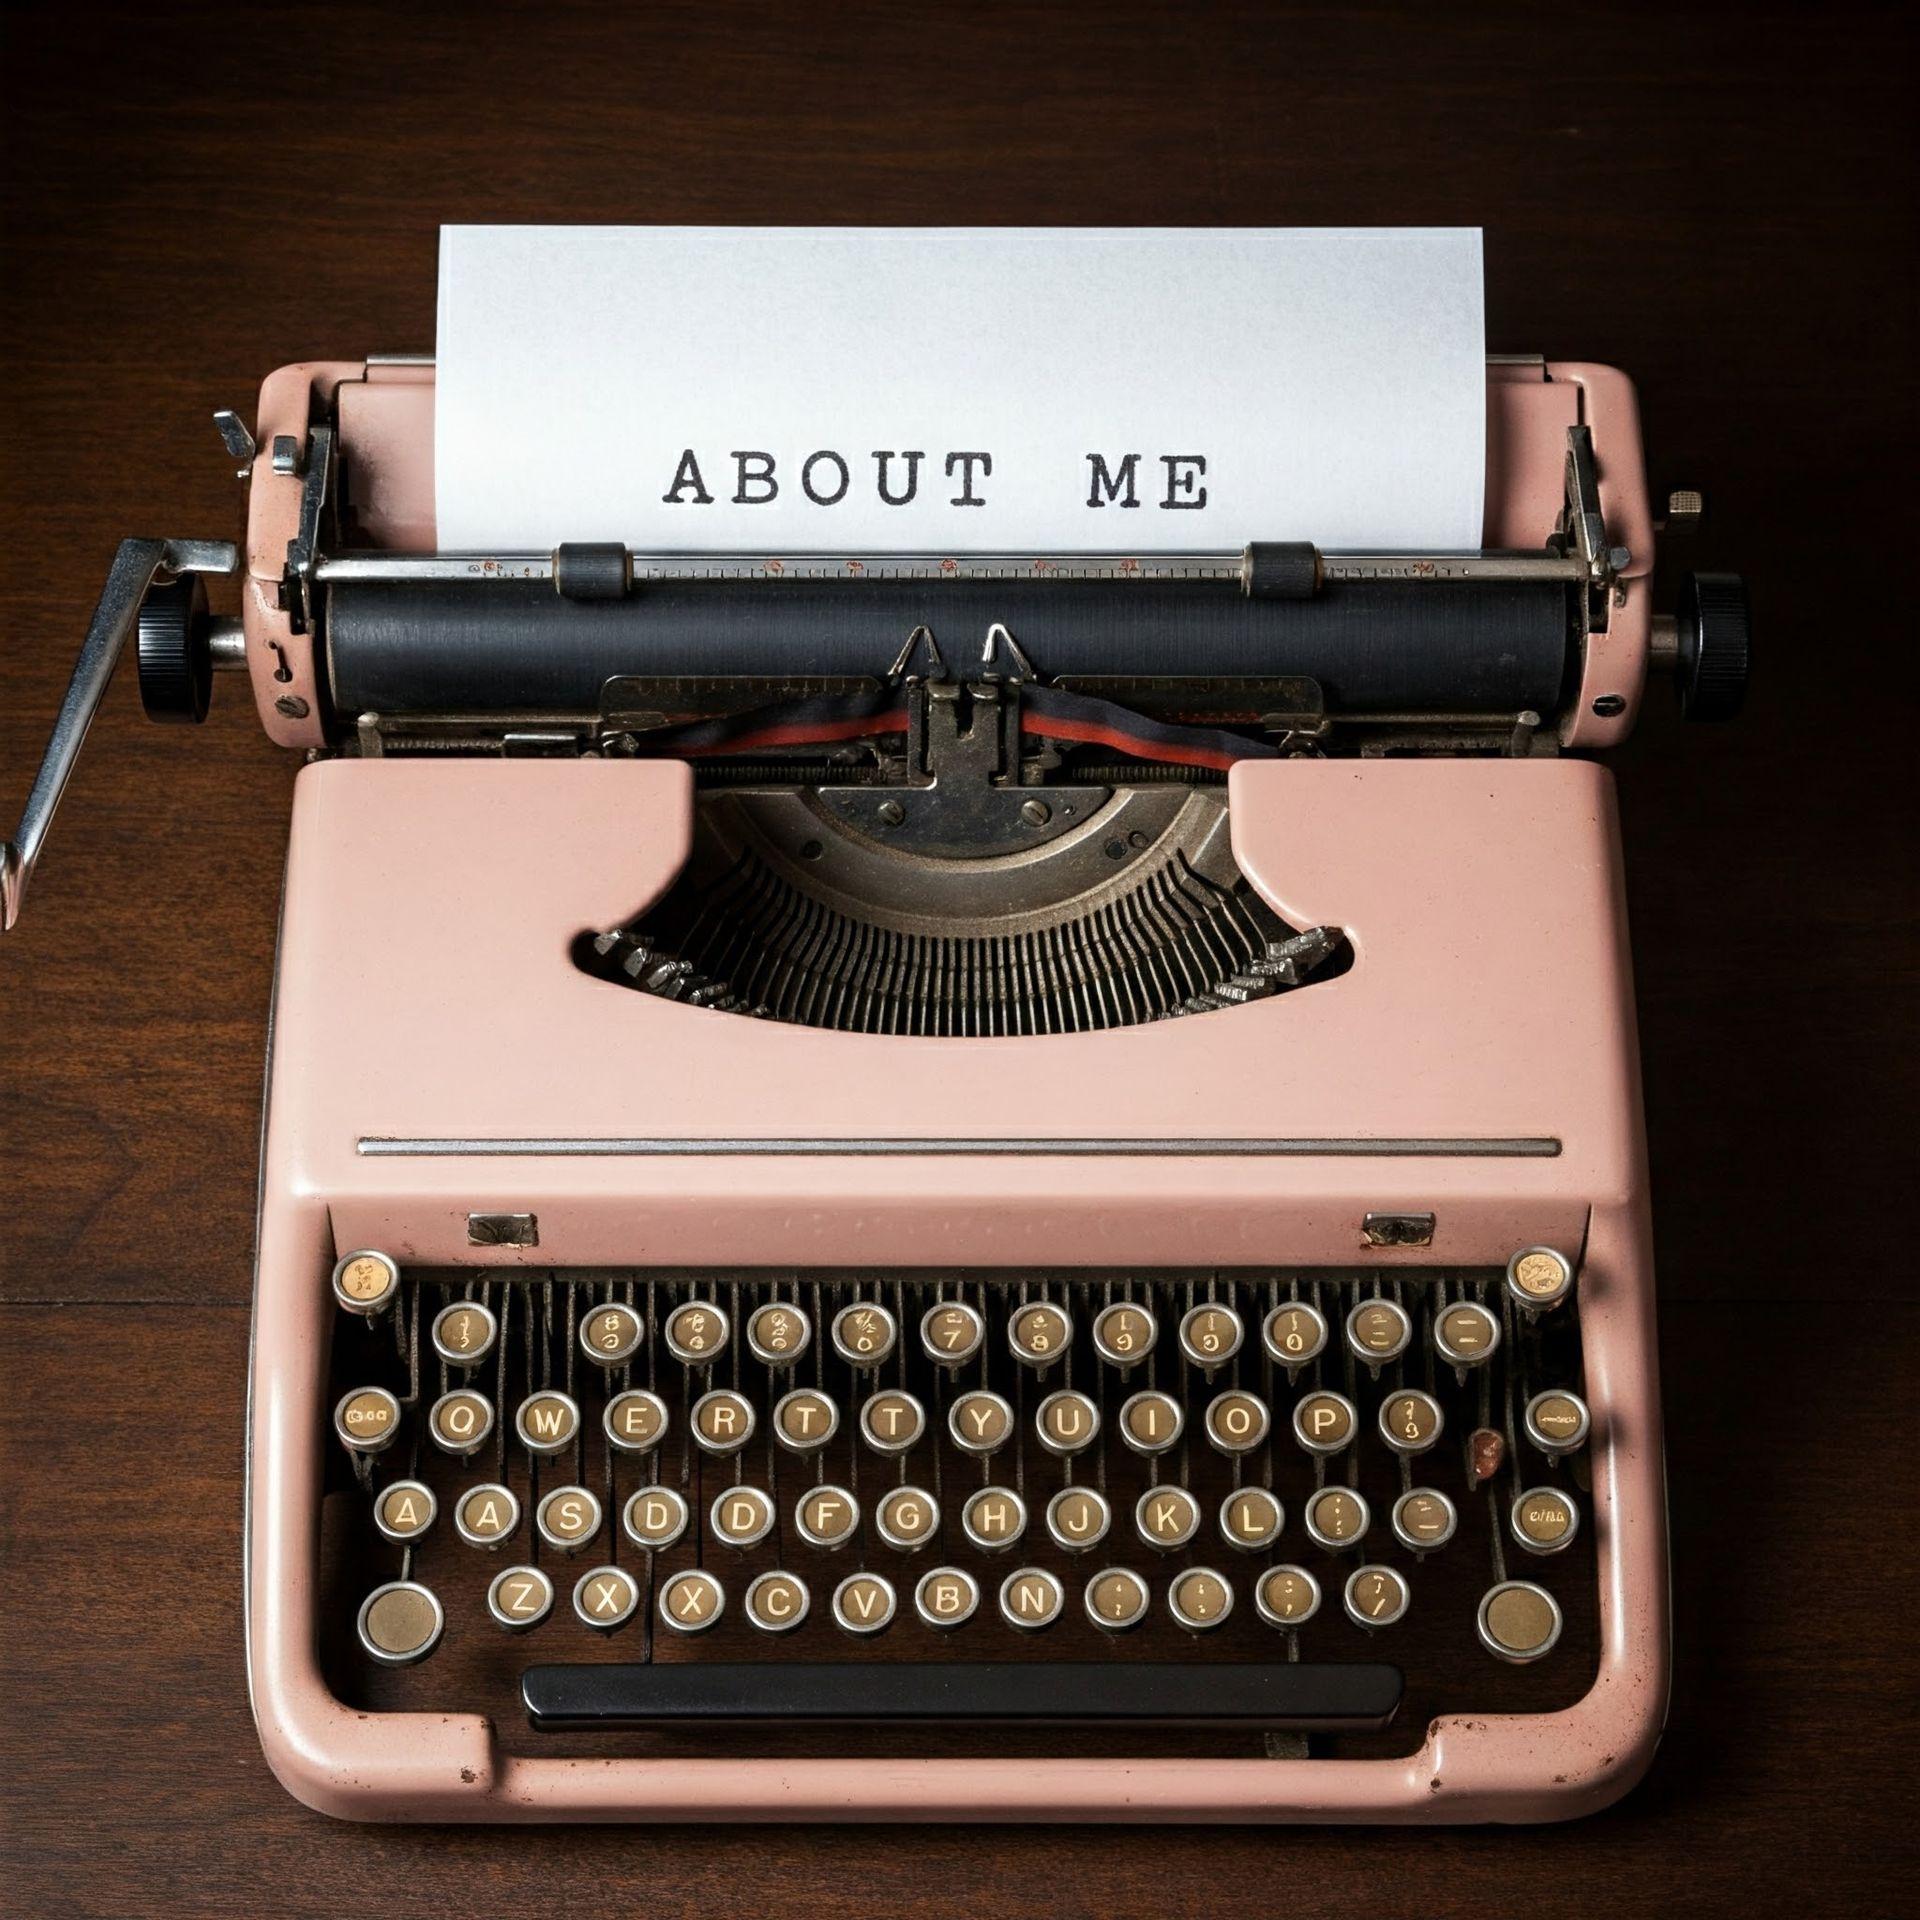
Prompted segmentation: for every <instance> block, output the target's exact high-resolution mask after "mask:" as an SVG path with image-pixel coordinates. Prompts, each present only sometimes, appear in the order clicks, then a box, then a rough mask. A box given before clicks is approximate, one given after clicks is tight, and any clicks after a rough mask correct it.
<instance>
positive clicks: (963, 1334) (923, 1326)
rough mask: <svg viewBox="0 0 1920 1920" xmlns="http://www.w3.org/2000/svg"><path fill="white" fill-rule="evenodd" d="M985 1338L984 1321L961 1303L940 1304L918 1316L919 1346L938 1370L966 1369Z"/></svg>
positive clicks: (946, 1302) (975, 1312)
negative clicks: (964, 1367)
mask: <svg viewBox="0 0 1920 1920" xmlns="http://www.w3.org/2000/svg"><path fill="white" fill-rule="evenodd" d="M986 1338H987V1323H986V1321H985V1320H983V1319H982V1318H981V1317H980V1313H979V1310H978V1309H977V1308H975V1307H970V1306H968V1305H967V1304H966V1303H965V1302H964V1301H960V1300H948V1301H943V1302H942V1303H941V1304H940V1305H938V1306H932V1307H929V1308H928V1309H927V1310H926V1312H925V1313H924V1314H922V1315H921V1316H920V1344H921V1346H922V1347H923V1348H924V1349H925V1350H926V1354H927V1358H928V1359H929V1360H931V1361H932V1362H933V1363H934V1365H935V1366H937V1367H960V1366H965V1365H966V1363H967V1362H968V1361H969V1360H971V1359H972V1358H973V1356H974V1355H975V1354H976V1353H978V1352H979V1351H980V1349H981V1347H982V1346H983V1345H984V1344H985V1342H986Z"/></svg>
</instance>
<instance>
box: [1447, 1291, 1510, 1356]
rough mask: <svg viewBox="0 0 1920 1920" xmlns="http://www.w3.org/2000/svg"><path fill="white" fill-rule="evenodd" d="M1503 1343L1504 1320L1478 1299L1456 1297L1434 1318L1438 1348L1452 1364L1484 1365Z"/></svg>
mask: <svg viewBox="0 0 1920 1920" xmlns="http://www.w3.org/2000/svg"><path fill="white" fill-rule="evenodd" d="M1499 1345H1500V1322H1499V1321H1498V1320H1496V1319H1495V1318H1494V1317H1493V1315H1492V1314H1491V1313H1489V1312H1488V1311H1487V1309H1486V1308H1485V1307H1483V1306H1482V1305H1481V1304H1480V1303H1479V1302H1478V1301H1477V1300H1456V1301H1455V1302H1454V1303H1453V1305H1452V1306H1450V1307H1443V1308H1441V1310H1440V1312H1439V1314H1438V1316H1437V1317H1436V1318H1435V1320H1434V1323H1433V1348H1434V1351H1435V1352H1436V1353H1437V1354H1439V1356H1440V1358H1441V1359H1442V1360H1445V1361H1446V1362H1447V1363H1448V1364H1449V1365H1451V1366H1456V1367H1477V1366H1480V1365H1482V1364H1483V1363H1484V1362H1486V1361H1487V1360H1490V1359H1491V1358H1492V1357H1493V1355H1494V1353H1495V1352H1496V1351H1497V1350H1498V1348H1499Z"/></svg>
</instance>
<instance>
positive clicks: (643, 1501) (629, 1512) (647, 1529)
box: [620, 1487, 693, 1553]
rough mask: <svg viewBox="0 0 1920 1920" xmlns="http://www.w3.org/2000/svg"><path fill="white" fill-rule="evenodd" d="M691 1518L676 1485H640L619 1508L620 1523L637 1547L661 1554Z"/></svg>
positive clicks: (683, 1530)
mask: <svg viewBox="0 0 1920 1920" xmlns="http://www.w3.org/2000/svg"><path fill="white" fill-rule="evenodd" d="M692 1518H693V1516H692V1514H691V1513H689V1512H688V1510H687V1503H686V1499H685V1497H684V1496H683V1495H682V1494H681V1493H680V1491H679V1490H678V1488H675V1487H642V1488H641V1489H640V1490H639V1491H638V1492H637V1493H635V1494H634V1495H633V1496H632V1497H631V1498H630V1499H629V1500H628V1501H627V1504H626V1506H625V1507H623V1508H622V1509H621V1513H620V1524H621V1526H622V1527H623V1528H625V1529H626V1535H627V1538H628V1539H629V1540H631V1541H632V1542H633V1544H634V1545H635V1546H636V1547H645V1548H646V1549H647V1550H648V1551H649V1552H652V1553H661V1552H664V1551H665V1550H666V1549H667V1548H668V1547H670V1546H672V1545H673V1544H674V1542H675V1541H677V1540H678V1539H679V1538H680V1536H681V1535H682V1534H683V1533H685V1532H686V1530H687V1523H688V1521H690V1520H691V1519H692Z"/></svg>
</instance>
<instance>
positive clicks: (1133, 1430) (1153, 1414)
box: [1120, 1392, 1187, 1454]
mask: <svg viewBox="0 0 1920 1920" xmlns="http://www.w3.org/2000/svg"><path fill="white" fill-rule="evenodd" d="M1186 1424H1187V1416H1186V1414H1185V1412H1184V1411H1183V1409H1182V1408H1181V1405H1180V1402H1179V1401H1178V1400H1176V1399H1175V1398H1174V1397H1173V1395H1172V1394H1170V1393H1159V1392H1148V1393H1136V1394H1134V1395H1133V1396H1132V1397H1131V1398H1130V1399H1129V1400H1128V1401H1127V1403H1126V1404H1125V1405H1124V1406H1123V1407H1122V1408H1121V1409H1120V1438H1121V1439H1122V1440H1124V1441H1125V1442H1126V1443H1127V1445H1128V1446H1130V1447H1131V1448H1132V1449H1133V1450H1134V1452H1135V1453H1146V1454H1154V1453H1165V1452H1166V1450H1167V1449H1168V1448H1169V1447H1172V1446H1177V1445H1178V1444H1179V1441H1180V1433H1181V1429H1182V1428H1184V1427H1185V1426H1186Z"/></svg>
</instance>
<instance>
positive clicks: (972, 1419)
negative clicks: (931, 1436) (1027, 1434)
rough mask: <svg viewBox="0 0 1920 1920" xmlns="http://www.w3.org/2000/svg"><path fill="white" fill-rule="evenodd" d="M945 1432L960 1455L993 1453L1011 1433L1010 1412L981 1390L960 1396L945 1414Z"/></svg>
mask: <svg viewBox="0 0 1920 1920" xmlns="http://www.w3.org/2000/svg"><path fill="white" fill-rule="evenodd" d="M947 1431H948V1433H950V1434H951V1435H952V1436H953V1444H954V1445H955V1446H956V1447H958V1448H959V1449H960V1450H961V1452H963V1453H980V1454H986V1453H997V1452H998V1451H999V1450H1000V1449H1001V1448H1002V1447H1004V1446H1005V1445H1006V1444H1007V1441H1008V1439H1009V1438H1010V1437H1011V1435H1012V1433H1013V1409H1012V1407H1010V1406H1009V1405H1008V1404H1007V1402H1006V1401H1005V1400H1003V1399H1002V1398H1001V1397H1000V1396H999V1395H998V1394H997V1393H988V1392H987V1391H986V1390H985V1389H984V1388H981V1389H977V1390H976V1391H974V1392H972V1393H963V1394H962V1395H961V1396H960V1397H959V1399H957V1400H956V1401H955V1402H954V1403H953V1405H952V1407H951V1408H950V1409H949V1410H948V1413H947Z"/></svg>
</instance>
